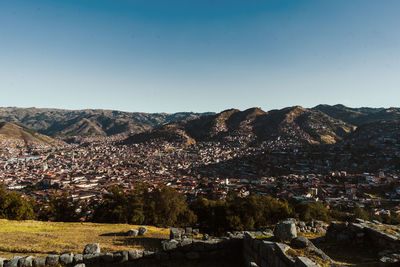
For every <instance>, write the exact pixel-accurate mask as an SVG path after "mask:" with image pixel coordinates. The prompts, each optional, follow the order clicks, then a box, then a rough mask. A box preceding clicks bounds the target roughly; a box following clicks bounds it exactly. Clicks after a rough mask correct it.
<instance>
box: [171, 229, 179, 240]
mask: <svg viewBox="0 0 400 267" xmlns="http://www.w3.org/2000/svg"><path fill="white" fill-rule="evenodd" d="M169 239H181V231H179V229H178V228H171V229H169Z"/></svg>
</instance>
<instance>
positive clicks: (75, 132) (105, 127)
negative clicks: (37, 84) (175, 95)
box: [0, 105, 400, 145]
mask: <svg viewBox="0 0 400 267" xmlns="http://www.w3.org/2000/svg"><path fill="white" fill-rule="evenodd" d="M0 120H3V121H7V122H10V123H13V125H15V127H21V129H23V130H25V131H26V130H28V129H32V130H34V131H37V133H36V134H37V135H38V134H41V135H43V136H44V135H48V136H51V137H61V138H68V137H71V136H79V137H87V136H112V135H115V134H124V135H126V136H129V137H128V138H127V139H126V141H125V143H137V142H146V141H152V140H164V141H169V142H180V143H182V144H184V145H190V144H194V143H196V142H201V141H219V142H237V143H241V144H243V145H246V144H254V143H269V144H272V145H273V144H278V143H279V144H286V145H290V144H296V145H305V144H335V143H338V142H342V141H346V142H350V143H357V144H367V143H368V144H370V143H376V142H377V141H379V142H380V141H382V140H384V141H385V140H386V141H387V140H392V141H393V140H397V138H398V134H397V133H398V129H399V126H400V108H387V109H386V108H350V107H346V106H344V105H333V106H331V105H318V106H316V107H313V108H303V107H300V106H294V107H287V108H283V109H279V110H270V111H263V110H262V109H260V108H250V109H247V110H244V111H240V110H238V109H229V110H225V111H222V112H220V113H217V114H215V113H211V112H209V113H191V112H181V113H174V114H167V113H138V112H136V113H132V112H122V111H116V110H93V109H87V110H62V109H38V108H0ZM17 135H18V134H17ZM19 136H20V135H19Z"/></svg>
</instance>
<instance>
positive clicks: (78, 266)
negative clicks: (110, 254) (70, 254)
mask: <svg viewBox="0 0 400 267" xmlns="http://www.w3.org/2000/svg"><path fill="white" fill-rule="evenodd" d="M74 267H85V264H84V263H78V264H77V265H75V266H74Z"/></svg>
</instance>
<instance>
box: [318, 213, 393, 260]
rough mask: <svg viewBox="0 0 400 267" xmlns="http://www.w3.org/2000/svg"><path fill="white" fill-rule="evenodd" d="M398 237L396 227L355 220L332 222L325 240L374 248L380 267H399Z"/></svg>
mask: <svg viewBox="0 0 400 267" xmlns="http://www.w3.org/2000/svg"><path fill="white" fill-rule="evenodd" d="M393 229H394V230H393ZM399 237H400V232H399V228H398V227H394V226H391V225H385V224H382V223H380V222H369V221H364V220H361V219H356V221H355V222H353V223H347V222H332V223H331V224H330V226H329V228H328V231H327V233H326V236H325V239H326V241H327V242H335V243H339V244H343V245H350V246H360V247H367V248H374V250H376V251H378V253H377V254H378V255H377V257H378V259H379V262H380V266H392V265H393V266H399V264H400V238H399Z"/></svg>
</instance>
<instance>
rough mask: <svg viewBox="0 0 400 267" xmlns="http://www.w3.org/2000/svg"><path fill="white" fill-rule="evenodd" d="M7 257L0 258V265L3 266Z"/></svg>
mask: <svg viewBox="0 0 400 267" xmlns="http://www.w3.org/2000/svg"><path fill="white" fill-rule="evenodd" d="M6 260H7V259H5V258H0V267H3V264H4V262H5V261H6Z"/></svg>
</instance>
